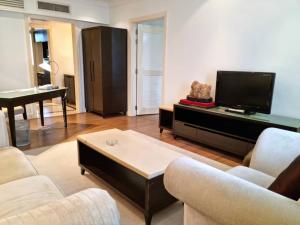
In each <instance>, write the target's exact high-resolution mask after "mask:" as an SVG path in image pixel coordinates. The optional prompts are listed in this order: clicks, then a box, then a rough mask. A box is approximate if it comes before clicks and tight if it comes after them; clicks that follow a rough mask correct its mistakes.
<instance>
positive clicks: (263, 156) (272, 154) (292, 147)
mask: <svg viewBox="0 0 300 225" xmlns="http://www.w3.org/2000/svg"><path fill="white" fill-rule="evenodd" d="M299 146H300V134H299V133H296V132H291V131H286V130H281V129H277V128H268V129H266V130H264V131H263V132H262V133H261V135H260V136H259V138H258V140H257V142H256V145H255V147H254V150H253V154H252V158H251V162H250V167H251V168H253V169H256V170H259V171H261V172H264V173H266V174H268V175H270V176H273V177H278V175H279V174H280V173H281V172H282V171H283V170H284V169H286V168H287V167H288V166H289V164H290V163H291V162H292V161H293V160H294V159H295V158H296V157H297V156H298V155H300V147H299Z"/></svg>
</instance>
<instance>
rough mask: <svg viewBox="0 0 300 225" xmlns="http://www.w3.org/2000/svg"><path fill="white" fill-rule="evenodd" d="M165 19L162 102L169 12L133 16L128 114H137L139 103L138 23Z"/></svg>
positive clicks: (130, 38)
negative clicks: (137, 71) (137, 72)
mask: <svg viewBox="0 0 300 225" xmlns="http://www.w3.org/2000/svg"><path fill="white" fill-rule="evenodd" d="M156 19H163V21H164V62H163V84H162V102H164V96H165V79H166V56H167V54H166V53H167V51H166V50H167V21H168V20H167V19H168V17H167V12H161V13H157V14H152V15H148V16H144V17H139V18H133V19H131V20H130V21H129V22H130V34H131V35H130V37H129V44H128V48H129V51H128V54H129V57H128V59H129V61H128V63H129V66H128V112H127V115H128V116H137V111H136V108H135V107H136V104H137V102H136V101H137V85H136V84H137V83H136V82H137V74H136V70H137V63H136V62H137V42H136V40H137V34H136V29H137V24H139V23H142V22H146V21H149V20H156Z"/></svg>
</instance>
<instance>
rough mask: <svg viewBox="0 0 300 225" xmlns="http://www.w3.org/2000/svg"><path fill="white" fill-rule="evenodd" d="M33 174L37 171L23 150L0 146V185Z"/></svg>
mask: <svg viewBox="0 0 300 225" xmlns="http://www.w3.org/2000/svg"><path fill="white" fill-rule="evenodd" d="M34 175H37V172H36V170H35V168H34V167H33V166H32V164H31V162H30V161H29V160H28V159H27V158H26V156H25V155H24V153H23V152H21V151H20V150H18V149H16V148H13V147H9V148H0V185H1V184H4V183H7V182H10V181H13V180H17V179H21V178H25V177H29V176H34Z"/></svg>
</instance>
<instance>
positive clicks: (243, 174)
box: [227, 166, 275, 188]
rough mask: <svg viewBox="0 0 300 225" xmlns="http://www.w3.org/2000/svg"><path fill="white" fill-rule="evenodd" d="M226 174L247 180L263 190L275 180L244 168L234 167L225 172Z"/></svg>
mask: <svg viewBox="0 0 300 225" xmlns="http://www.w3.org/2000/svg"><path fill="white" fill-rule="evenodd" d="M227 173H229V174H231V175H234V176H236V177H239V178H242V179H244V180H247V181H249V182H251V183H254V184H256V185H259V186H261V187H264V188H268V187H269V186H270V184H272V182H273V181H274V180H275V178H274V177H271V176H270V175H267V174H265V173H262V172H260V171H258V170H255V169H251V168H248V167H245V166H237V167H234V168H232V169H230V170H227Z"/></svg>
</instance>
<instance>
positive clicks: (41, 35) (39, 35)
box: [34, 30, 48, 42]
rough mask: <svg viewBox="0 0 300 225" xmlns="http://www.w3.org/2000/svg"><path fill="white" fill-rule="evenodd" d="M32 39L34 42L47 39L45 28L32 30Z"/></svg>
mask: <svg viewBox="0 0 300 225" xmlns="http://www.w3.org/2000/svg"><path fill="white" fill-rule="evenodd" d="M34 41H35V42H47V41H48V34H47V30H37V31H34Z"/></svg>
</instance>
